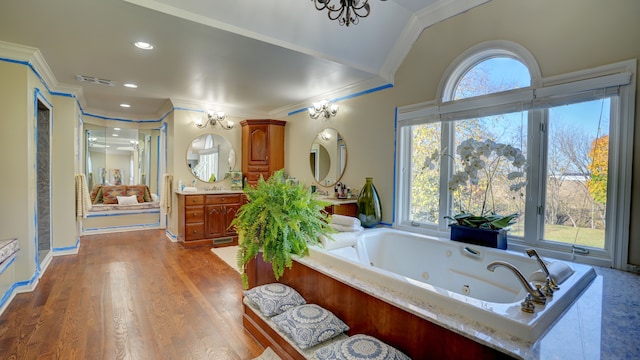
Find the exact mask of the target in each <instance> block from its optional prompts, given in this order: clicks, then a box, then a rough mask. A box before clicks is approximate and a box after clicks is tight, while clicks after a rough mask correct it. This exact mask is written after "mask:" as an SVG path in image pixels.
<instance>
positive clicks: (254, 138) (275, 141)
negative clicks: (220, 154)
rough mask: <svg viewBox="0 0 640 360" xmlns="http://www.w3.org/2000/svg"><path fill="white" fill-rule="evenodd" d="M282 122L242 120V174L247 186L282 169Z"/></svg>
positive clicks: (284, 122)
mask: <svg viewBox="0 0 640 360" xmlns="http://www.w3.org/2000/svg"><path fill="white" fill-rule="evenodd" d="M286 123H287V122H286V121H282V120H269V119H258V120H243V121H241V122H240V125H242V174H243V176H244V177H245V178H246V179H247V182H248V183H249V185H251V186H254V185H255V184H257V183H258V180H259V179H260V176H262V177H264V178H265V180H266V179H267V178H269V177H270V176H271V175H273V173H274V172H275V171H276V170H280V169H282V168H284V126H285V124H286Z"/></svg>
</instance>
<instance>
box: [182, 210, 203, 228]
mask: <svg viewBox="0 0 640 360" xmlns="http://www.w3.org/2000/svg"><path fill="white" fill-rule="evenodd" d="M184 222H185V223H187V224H193V223H201V222H204V207H203V206H185V208H184Z"/></svg>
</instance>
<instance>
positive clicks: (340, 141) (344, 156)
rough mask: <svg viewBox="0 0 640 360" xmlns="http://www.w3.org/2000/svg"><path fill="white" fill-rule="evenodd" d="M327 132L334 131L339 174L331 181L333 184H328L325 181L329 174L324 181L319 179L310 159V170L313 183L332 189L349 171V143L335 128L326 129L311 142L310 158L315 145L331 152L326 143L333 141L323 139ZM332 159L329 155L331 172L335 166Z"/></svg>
mask: <svg viewBox="0 0 640 360" xmlns="http://www.w3.org/2000/svg"><path fill="white" fill-rule="evenodd" d="M327 131H333V132H334V133H335V134H334V136H335V140H333V142H335V144H336V151H335V159H336V160H337V161H338V164H336V169H337V170H339V173H338V174H337V175H336V176H335V180H333V179H331V182H330V183H328V182H326V181H325V179H327V177H329V176H330V174H329V173H327V175H325V176H324V177H323V178H322V179H318V178H316V174H315V173H314V171H313V168H312V166H311V159H309V160H310V161H309V170H310V171H311V177H312V178H313V181H314V182H315V183H316V184H318V185H320V186H324V187H331V186H334V185H335V184H337V183H338V182H339V181H340V179H342V177H343V176H344V173H345V171H346V170H347V160H348V158H349V157H348V153H347V143H346V141H345V140H344V136H342V134H340V132H339V131H338V130H337V129H335V128H331V127H328V128H325V129H322V130H321V131H320V132H319V133H317V134H316V136H315V137H314V138H313V141H312V142H311V148H310V150H309V156H311V154H312V153H314V145H316V144H317V145H318V146H322V147H323V148H325V149H326V150H327V152H330V149H329V148H328V147H327V146H326V143H328V142H332V139H330V138H329V139H323V137H322V135H323V134H326V132H327ZM316 156H318V153H316ZM331 161H332V158H331V155H329V162H330V165H329V170H328V171H330V170H331V167H332V165H333V164H331Z"/></svg>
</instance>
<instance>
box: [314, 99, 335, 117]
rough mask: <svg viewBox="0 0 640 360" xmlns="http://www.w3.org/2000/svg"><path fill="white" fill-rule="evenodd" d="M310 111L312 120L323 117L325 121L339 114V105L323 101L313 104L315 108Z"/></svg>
mask: <svg viewBox="0 0 640 360" xmlns="http://www.w3.org/2000/svg"><path fill="white" fill-rule="evenodd" d="M308 110H309V117H310V118H312V119H317V118H319V117H320V116H322V117H323V118H324V119H325V120H328V119H329V118H330V117H332V116H336V114H338V105H336V104H330V103H329V101H328V100H321V101H319V102H317V103H313V106H312V107H310V108H309V109H308Z"/></svg>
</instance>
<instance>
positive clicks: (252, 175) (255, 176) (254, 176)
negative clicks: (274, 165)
mask: <svg viewBox="0 0 640 360" xmlns="http://www.w3.org/2000/svg"><path fill="white" fill-rule="evenodd" d="M261 175H262V177H263V178H264V179H265V180H266V179H267V178H269V173H268V172H265V173H248V174H247V179H248V180H249V181H258V180H260V176H261Z"/></svg>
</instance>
